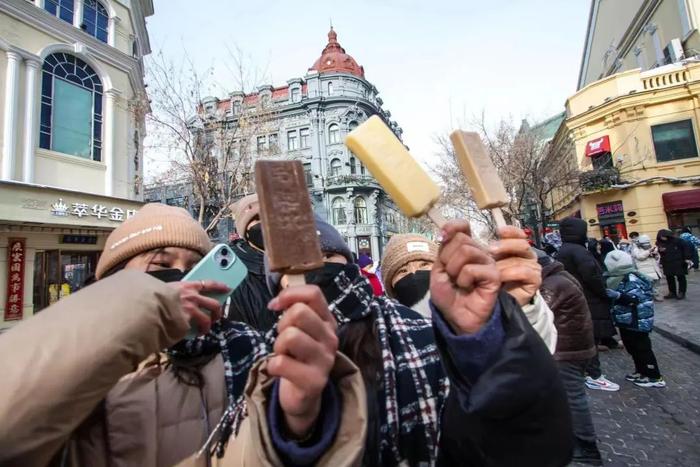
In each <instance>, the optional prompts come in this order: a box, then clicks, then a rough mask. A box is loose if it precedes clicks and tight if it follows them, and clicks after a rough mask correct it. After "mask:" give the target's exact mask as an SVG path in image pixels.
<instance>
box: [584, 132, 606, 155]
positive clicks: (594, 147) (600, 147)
mask: <svg viewBox="0 0 700 467" xmlns="http://www.w3.org/2000/svg"><path fill="white" fill-rule="evenodd" d="M606 152H610V138H609V137H608V135H605V136H601V137H600V138H598V139H592V140H590V141H589V142H587V143H586V157H594V156H597V155H598V154H605V153H606Z"/></svg>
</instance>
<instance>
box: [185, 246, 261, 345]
mask: <svg viewBox="0 0 700 467" xmlns="http://www.w3.org/2000/svg"><path fill="white" fill-rule="evenodd" d="M247 275H248V268H246V267H245V264H243V262H242V261H241V260H240V259H239V258H238V256H236V254H235V253H234V252H233V250H232V249H231V248H229V246H228V245H225V244H223V243H221V244H219V245H216V246H215V247H214V248H212V249H211V251H210V252H209V253H207V255H206V256H205V257H204V258H202V259H201V260H200V261H199V263H197V264H196V265H195V266H194V267H193V268H192V270H191V271H190V272H188V273H187V275H186V276H185V277H183V278H182V280H183V281H189V282H197V281H202V280H212V281H217V282H223V283H224V284H226V285H227V286H228V288H229V289H231V291H230V292H227V293H220V294H217V293H208V294H204V295H206V296H207V297H211V298H213V299H214V300H216V301H217V302H219V303H220V304H221V305H222V306H223V304H224V303H226V299H227V298H228V297H229V296H230V295H231V292H233V291H234V290H235V289H236V288H237V287H238V286H239V285H241V282H243V280H244V279H245V278H246V276H247ZM202 311H204V312H205V313H207V314H209V312H208V311H206V310H202ZM198 333H199V330H198V328H197V326H196V325H195V324H194V323H193V324H192V327H191V328H190V331H189V332H188V333H187V336H186V338H187V339H192V338H193V337H196V336H197V334H198Z"/></svg>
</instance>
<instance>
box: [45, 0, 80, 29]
mask: <svg viewBox="0 0 700 467" xmlns="http://www.w3.org/2000/svg"><path fill="white" fill-rule="evenodd" d="M44 10H46V11H48V12H49V13H51V14H52V15H54V16H56V17H58V18H61V19H62V20H63V21H65V22H66V23H70V24H73V0H44Z"/></svg>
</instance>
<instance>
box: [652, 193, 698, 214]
mask: <svg viewBox="0 0 700 467" xmlns="http://www.w3.org/2000/svg"><path fill="white" fill-rule="evenodd" d="M661 199H663V202H664V210H665V211H666V212H674V211H685V210H688V209H700V188H697V189H695V190H683V191H673V192H670V193H664V194H663V195H661Z"/></svg>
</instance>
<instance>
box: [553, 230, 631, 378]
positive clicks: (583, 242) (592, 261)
mask: <svg viewBox="0 0 700 467" xmlns="http://www.w3.org/2000/svg"><path fill="white" fill-rule="evenodd" d="M559 231H560V232H561V239H562V246H561V249H560V250H559V254H558V255H557V261H559V262H560V263H562V264H563V265H564V268H565V269H566V271H567V272H568V273H569V274H571V275H572V276H574V277H575V278H576V280H577V281H578V282H579V283H580V284H581V286H582V287H583V293H584V295H585V296H586V302H588V308H589V310H590V312H591V318H592V319H593V336H594V338H595V341H596V344H599V343H600V342H601V340H602V339H609V338H612V337H613V336H614V335H615V334H616V331H615V326H614V325H613V322H612V318H611V317H610V299H609V298H608V294H607V287H606V285H605V280H604V279H603V268H602V267H601V265H600V263H598V261H597V260H596V258H595V257H594V256H593V254H592V253H591V252H590V251H589V250H588V236H587V232H588V225H587V224H586V221H584V220H582V219H577V218H574V217H568V218H566V219H564V220H563V221H562V222H561V224H560V225H559ZM587 372H588V375H589V377H590V378H589V380H590V379H592V380H594V382H596V381H598V382H600V383H601V384H598V383H595V384H594V382H591V381H589V380H587V385H588V387H589V388H591V389H603V390H606V391H616V390H619V388H620V387H619V386H618V385H616V384H614V383H611V382H610V381H608V380H606V379H605V378H604V377H603V375H602V371H601V369H600V360H599V359H598V355H597V353H596V356H595V357H594V358H593V359H592V360H591V364H590V365H589V367H588V369H587ZM588 383H590V384H588ZM594 385H597V386H601V385H602V387H593V386H594Z"/></svg>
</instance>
